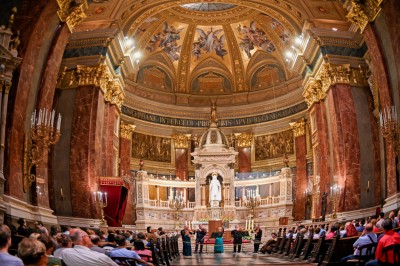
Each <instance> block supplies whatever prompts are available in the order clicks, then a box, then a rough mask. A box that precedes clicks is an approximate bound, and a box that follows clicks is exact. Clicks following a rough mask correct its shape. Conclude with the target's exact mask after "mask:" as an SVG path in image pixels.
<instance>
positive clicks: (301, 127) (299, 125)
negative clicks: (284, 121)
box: [289, 118, 306, 137]
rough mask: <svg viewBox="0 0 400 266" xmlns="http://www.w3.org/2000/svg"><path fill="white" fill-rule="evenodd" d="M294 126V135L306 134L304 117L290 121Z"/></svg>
mask: <svg viewBox="0 0 400 266" xmlns="http://www.w3.org/2000/svg"><path fill="white" fill-rule="evenodd" d="M289 125H290V127H291V128H292V131H293V135H294V137H300V136H304V135H305V134H306V122H305V120H304V118H302V119H301V120H299V121H297V122H293V123H289Z"/></svg>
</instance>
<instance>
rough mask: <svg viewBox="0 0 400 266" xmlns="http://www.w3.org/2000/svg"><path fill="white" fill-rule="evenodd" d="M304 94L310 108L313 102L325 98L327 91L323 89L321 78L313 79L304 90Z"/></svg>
mask: <svg viewBox="0 0 400 266" xmlns="http://www.w3.org/2000/svg"><path fill="white" fill-rule="evenodd" d="M303 96H304V98H305V101H306V103H307V105H308V107H309V108H310V107H311V105H312V104H313V103H318V102H319V101H321V100H323V99H325V97H326V93H325V91H324V90H323V89H322V81H321V80H319V79H315V80H313V81H311V82H310V83H309V84H308V86H307V87H306V88H305V90H304V91H303Z"/></svg>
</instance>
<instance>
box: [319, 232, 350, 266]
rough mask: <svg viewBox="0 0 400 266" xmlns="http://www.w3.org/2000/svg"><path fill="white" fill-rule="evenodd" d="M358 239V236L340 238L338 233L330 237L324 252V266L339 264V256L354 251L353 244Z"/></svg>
mask: <svg viewBox="0 0 400 266" xmlns="http://www.w3.org/2000/svg"><path fill="white" fill-rule="evenodd" d="M357 239H358V236H354V237H345V238H340V234H338V235H337V236H335V237H334V238H333V239H332V243H331V245H330V246H329V249H328V250H327V252H326V253H325V256H324V258H323V261H322V264H321V265H324V266H327V265H334V264H340V263H341V262H340V260H341V258H343V257H345V256H347V255H351V254H352V253H353V251H354V249H353V244H354V242H356V241H357Z"/></svg>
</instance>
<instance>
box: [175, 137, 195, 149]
mask: <svg viewBox="0 0 400 266" xmlns="http://www.w3.org/2000/svg"><path fill="white" fill-rule="evenodd" d="M171 138H172V139H173V140H174V144H175V149H187V148H189V142H190V139H191V135H190V134H183V135H182V134H175V135H172V136H171Z"/></svg>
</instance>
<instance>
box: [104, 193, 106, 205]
mask: <svg viewBox="0 0 400 266" xmlns="http://www.w3.org/2000/svg"><path fill="white" fill-rule="evenodd" d="M104 198H105V199H106V204H107V192H105V193H104Z"/></svg>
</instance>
